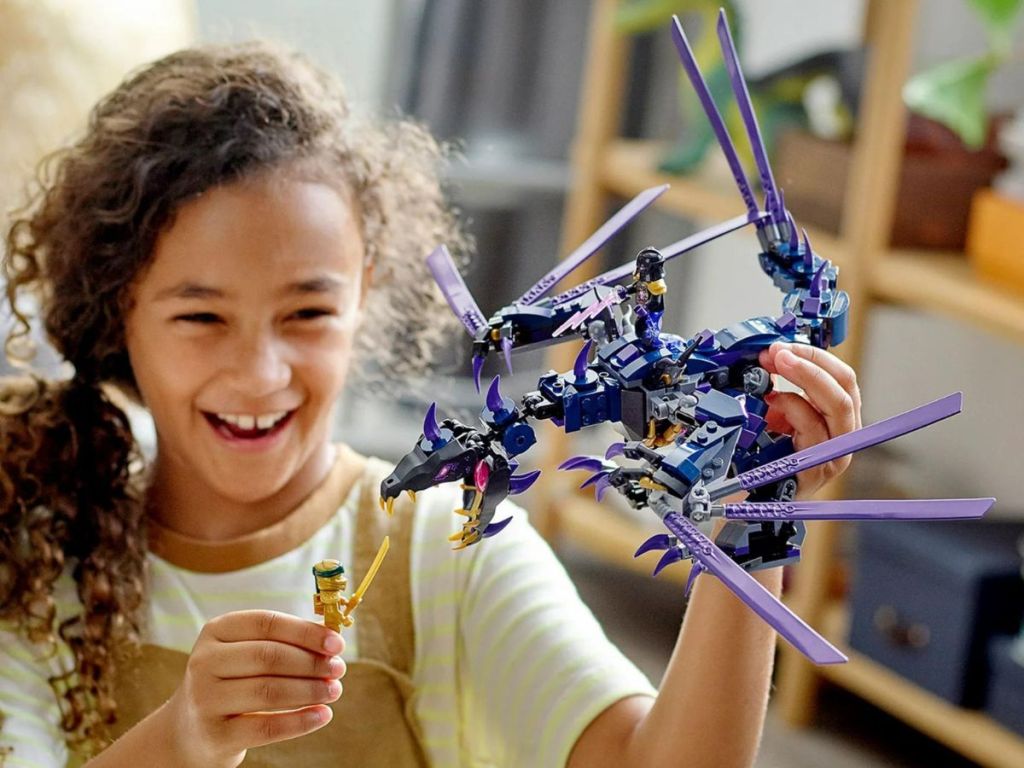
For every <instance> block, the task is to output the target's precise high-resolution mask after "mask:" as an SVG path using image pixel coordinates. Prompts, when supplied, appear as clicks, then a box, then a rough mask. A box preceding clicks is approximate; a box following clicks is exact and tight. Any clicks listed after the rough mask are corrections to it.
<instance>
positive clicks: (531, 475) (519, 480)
mask: <svg viewBox="0 0 1024 768" xmlns="http://www.w3.org/2000/svg"><path fill="white" fill-rule="evenodd" d="M538 477H540V470H539V469H536V470H534V471H533V472H527V473H526V474H525V475H512V476H511V477H509V479H508V493H509V496H515V495H516V494H517V493H523V492H524V491H525V490H526V489H528V488H529V487H530V486H531V485H533V484H534V483H535V482H537V478H538Z"/></svg>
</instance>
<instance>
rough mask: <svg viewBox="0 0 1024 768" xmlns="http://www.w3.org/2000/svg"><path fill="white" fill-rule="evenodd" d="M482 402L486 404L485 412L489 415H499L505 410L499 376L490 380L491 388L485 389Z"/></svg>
mask: <svg viewBox="0 0 1024 768" xmlns="http://www.w3.org/2000/svg"><path fill="white" fill-rule="evenodd" d="M484 402H485V403H486V404H487V410H489V411H491V413H500V412H501V411H504V410H505V398H504V397H502V396H501V376H495V377H494V378H493V379H491V386H489V387H488V388H487V396H486V397H485V398H484Z"/></svg>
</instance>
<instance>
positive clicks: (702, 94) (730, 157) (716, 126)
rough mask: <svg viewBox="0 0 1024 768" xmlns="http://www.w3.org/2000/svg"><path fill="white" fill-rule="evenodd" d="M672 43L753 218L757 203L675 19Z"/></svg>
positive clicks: (674, 17) (720, 117) (681, 27)
mask: <svg viewBox="0 0 1024 768" xmlns="http://www.w3.org/2000/svg"><path fill="white" fill-rule="evenodd" d="M672 42H673V43H675V46H676V50H677V51H679V58H680V59H682V61H683V69H684V70H686V76H687V77H689V78H690V83H691V84H692V85H693V90H695V91H696V92H697V97H698V98H699V99H700V103H701V106H703V107H704V113H705V114H706V115H707V116H708V121H709V122H710V123H711V128H712V129H713V130H714V132H715V136H717V137H718V144H719V146H720V147H721V148H722V153H723V154H724V155H725V159H726V160H727V161H728V162H729V168H730V169H731V170H732V176H733V178H734V179H736V186H737V187H739V190H740V195H742V196H743V202H744V203H746V206H747V212H748V213H750V214H751V215H756V214H757V203H756V202H755V201H754V193H753V192H751V191H750V183H749V182H748V181H747V175H746V174H745V173H744V172H743V166H742V165H741V164H740V158H739V156H738V155H737V154H736V147H735V146H734V145H733V143H732V138H730V136H729V130H728V129H727V128H726V127H725V121H723V120H722V115H721V113H720V112H719V111H718V107H717V106H716V105H715V100H714V98H712V96H711V90H710V89H709V88H708V84H707V83H706V82H705V81H704V76H703V75H702V74H701V72H700V67H698V66H697V60H696V59H695V58H694V56H693V51H692V50H691V49H690V42H689V40H687V39H686V33H685V32H683V25H682V24H680V23H679V17H678V16H673V17H672Z"/></svg>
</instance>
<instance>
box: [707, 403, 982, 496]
mask: <svg viewBox="0 0 1024 768" xmlns="http://www.w3.org/2000/svg"><path fill="white" fill-rule="evenodd" d="M963 401H964V396H963V393H962V392H955V393H953V394H952V395H947V396H946V397H942V398H939V399H938V400H935V401H933V402H931V403H927V404H925V405H920V406H918V407H917V408H913V409H911V410H909V411H907V412H906V413H901V414H899V415H897V416H891V417H889V418H888V419H884V420H882V421H879V422H876V423H874V424H871V425H870V426H867V427H863V428H862V429H857V430H854V431H853V432H847V433H846V434H845V435H839V437H833V438H832V439H831V440H826V441H825V442H823V443H818V444H817V445H814V446H811V447H810V448H805V449H804V450H802V451H797V452H796V453H793V454H790V455H789V456H784V457H783V458H781V459H776V460H775V461H770V462H768V463H767V464H762V465H761V466H760V467H754V468H753V469H749V470H747V471H746V472H741V473H740V474H738V475H736V476H735V477H732V478H729V479H722V480H716V481H715V482H713V483H709V484H708V488H707V489H708V493H710V494H711V499H712V500H713V501H714V500H716V499H721V498H722V497H724V496H729V495H731V494H733V493H736V492H738V491H749V490H751V489H753V488H758V487H760V486H762V485H767V484H768V483H771V482H774V481H775V480H779V479H781V478H783V477H789V476H790V475H795V474H796V473H797V472H803V471H804V470H805V469H810V468H811V467H816V466H818V465H819V464H824V463H825V462H827V461H832V459H836V458H839V457H840V456H846V455H847V454H850V453H855V452H856V451H860V450H862V449H864V448H870V447H871V446H872V445H878V444H879V443H884V442H886V441H887V440H892V439H893V438H896V437H900V436H901V435H905V434H908V433H909V432H913V431H914V430H917V429H921V428H922V427H927V426H928V425H929V424H934V423H935V422H937V421H941V420H942V419H946V418H949V417H950V416H952V415H954V414H956V413H960V409H961V408H962V407H963Z"/></svg>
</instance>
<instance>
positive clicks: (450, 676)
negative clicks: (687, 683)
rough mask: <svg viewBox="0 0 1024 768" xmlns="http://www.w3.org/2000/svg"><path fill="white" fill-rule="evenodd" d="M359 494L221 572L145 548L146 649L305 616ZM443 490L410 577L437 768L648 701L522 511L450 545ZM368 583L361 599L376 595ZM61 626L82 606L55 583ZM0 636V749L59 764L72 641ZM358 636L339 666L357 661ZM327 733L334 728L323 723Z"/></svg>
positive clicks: (555, 761) (426, 505)
mask: <svg viewBox="0 0 1024 768" xmlns="http://www.w3.org/2000/svg"><path fill="white" fill-rule="evenodd" d="M357 495H358V494H357V492H356V491H355V490H353V491H352V492H350V493H349V495H348V498H347V499H346V500H345V502H344V503H343V504H342V505H341V506H340V508H339V509H338V510H337V513H336V514H334V515H333V516H332V517H330V519H329V520H328V522H327V523H326V524H325V525H323V526H322V527H320V528H319V529H318V530H317V531H316V532H315V533H314V534H313V535H312V536H311V537H309V538H308V539H307V540H306V541H304V542H302V543H301V544H299V545H298V546H296V547H295V548H293V549H291V550H290V551H288V552H285V553H284V554H281V555H279V556H277V557H274V558H271V559H268V560H266V561H265V562H261V563H258V564H256V565H253V566H251V567H246V568H242V569H239V570H234V571H230V572H227V573H200V572H196V571H191V570H188V569H185V568H182V567H179V566H177V565H174V564H172V563H170V562H168V561H166V560H163V559H161V558H160V557H158V556H157V555H156V554H153V553H150V554H149V555H148V558H149V568H150V593H149V598H150V600H149V606H148V612H149V613H148V627H147V636H146V638H145V639H146V641H147V642H149V643H152V644H155V645H159V646H163V647H165V648H168V649H172V650H177V651H180V652H183V653H188V652H189V651H190V650H191V648H192V645H193V644H194V642H195V640H196V637H197V635H198V633H199V631H200V629H201V628H202V626H203V625H204V624H205V623H206V622H207V621H209V620H210V619H211V618H214V617H215V616H219V615H221V614H223V613H227V612H229V611H235V610H243V609H252V608H259V609H270V610H278V611H284V612H287V613H290V614H293V615H296V616H301V617H304V618H309V619H314V620H316V618H317V617H315V616H314V615H313V612H312V606H311V599H310V589H311V582H310V573H309V568H310V564H311V563H314V562H316V561H318V560H320V559H321V558H322V557H323V556H324V555H323V553H324V552H331V553H338V555H337V556H338V558H339V559H341V560H342V562H344V563H349V562H351V554H352V551H353V537H352V532H353V529H354V524H355V520H356V502H357V499H356V498H355V497H356V496H357ZM458 501H459V498H458V497H457V495H456V493H455V492H453V491H452V490H451V487H446V488H441V489H437V490H435V491H430V492H425V493H421V494H419V495H418V499H417V505H418V509H417V510H416V514H415V516H414V517H413V520H414V521H415V529H414V531H413V535H412V550H411V553H410V557H411V572H412V574H413V576H412V584H411V588H412V600H413V620H414V625H415V639H416V649H415V663H414V668H413V675H412V677H413V682H414V685H415V688H416V695H415V699H414V707H415V712H416V715H417V717H418V719H419V721H420V725H421V728H422V733H423V736H424V739H425V745H424V746H425V751H426V753H427V755H428V757H429V758H430V760H431V762H432V764H434V765H437V766H472V767H473V768H478V767H479V768H482V767H484V766H531V767H532V766H538V767H542V766H562V765H565V763H566V761H567V759H568V756H569V752H570V750H571V749H572V747H573V745H574V744H575V742H576V740H577V739H578V737H579V735H580V734H581V733H582V731H583V729H584V728H586V726H587V725H588V724H589V723H590V722H592V721H593V720H594V718H595V717H597V715H599V714H600V713H601V712H602V711H604V710H605V709H606V708H607V707H608V706H610V705H611V704H613V703H614V702H616V701H618V700H620V699H622V698H624V697H627V696H631V695H635V694H646V695H654V693H655V691H654V689H653V688H652V686H651V684H650V683H649V681H648V680H647V679H646V678H645V677H644V676H643V675H642V674H641V673H640V672H639V671H638V670H637V669H636V667H634V666H633V664H632V663H630V662H629V661H628V660H627V659H626V658H625V657H624V656H623V655H622V654H621V653H620V652H619V651H618V650H617V649H616V648H615V647H614V646H612V645H611V643H610V642H609V641H608V640H607V639H606V637H605V635H604V633H603V631H602V630H601V628H600V626H599V625H598V624H597V622H596V620H595V619H594V618H593V616H592V615H591V614H590V612H589V610H588V609H587V608H586V607H585V606H584V605H583V603H582V602H581V601H580V598H579V596H578V594H577V592H576V589H575V587H574V586H573V585H572V583H571V582H570V580H569V578H568V576H567V575H566V573H565V571H564V569H563V568H562V567H561V565H560V564H559V563H558V561H557V560H556V559H555V557H554V555H553V554H552V552H551V550H550V549H549V548H548V546H547V544H546V543H545V542H544V541H543V540H542V539H541V538H540V536H538V534H537V533H536V532H535V531H534V530H533V528H532V527H531V526H530V525H529V522H528V521H527V518H526V514H525V513H524V512H523V511H522V510H520V509H519V508H517V507H515V506H514V505H511V504H508V503H507V502H506V503H505V504H503V505H502V506H501V507H499V510H498V515H497V516H496V518H495V519H502V518H503V517H504V516H506V515H508V514H513V515H514V516H515V520H514V521H513V522H512V523H511V524H510V525H509V526H508V527H507V528H506V529H505V530H504V531H503V532H502V533H501V534H499V535H498V536H495V537H493V538H491V539H487V540H486V541H484V542H482V543H480V544H478V545H475V546H472V547H469V548H468V549H466V550H463V551H460V552H453V551H451V548H450V544H449V543H448V541H447V537H448V535H449V534H450V533H453V532H455V531H456V530H459V529H460V527H461V519H460V518H458V517H456V516H455V515H453V514H452V509H454V508H455V507H456V506H458ZM373 597H374V596H373V594H372V589H371V592H370V593H369V594H368V595H367V599H368V600H372V599H373ZM55 598H56V600H57V606H58V617H59V618H63V617H66V616H68V615H70V614H71V613H73V612H74V611H76V610H77V597H76V593H75V587H74V584H73V583H72V581H71V578H70V576H69V575H67V574H65V576H63V577H62V578H61V579H60V581H59V582H58V587H57V590H56V594H55ZM9 629H10V628H7V630H5V629H0V712H3V714H4V716H5V719H4V723H3V728H2V731H0V746H6V747H10V748H12V749H13V752H12V753H11V754H10V755H9V756H8V757H7V763H6V764H5V765H6V766H9V767H10V768H56V767H57V766H64V765H65V762H66V760H67V750H66V748H65V746H64V741H63V735H62V732H61V731H60V728H59V725H58V723H59V711H58V706H57V702H56V700H55V698H54V694H53V693H52V691H51V688H50V686H49V684H48V682H47V678H48V676H50V675H52V674H55V673H57V672H59V671H61V670H62V669H66V668H68V666H69V665H70V663H71V662H70V654H69V652H68V651H67V649H66V648H61V649H59V652H58V654H57V655H56V656H55V657H52V658H49V659H45V658H41V657H40V654H39V649H37V648H34V647H32V646H31V644H29V643H28V641H27V640H26V639H24V638H23V637H21V636H19V635H17V634H15V633H13V632H11V631H9ZM357 635H358V633H355V632H350V633H347V634H346V641H347V649H346V654H345V655H346V657H347V658H349V659H358V658H359V648H358V641H357ZM328 727H329V726H328Z"/></svg>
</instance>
